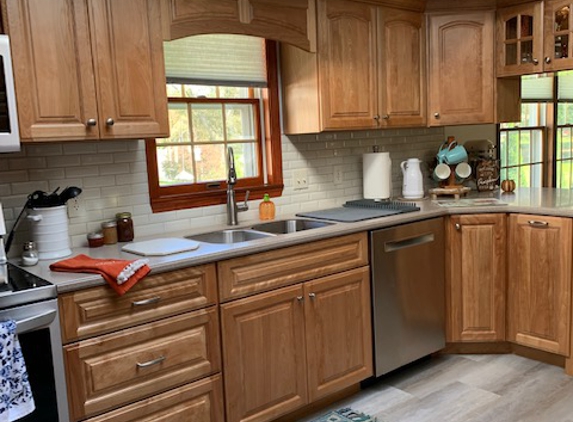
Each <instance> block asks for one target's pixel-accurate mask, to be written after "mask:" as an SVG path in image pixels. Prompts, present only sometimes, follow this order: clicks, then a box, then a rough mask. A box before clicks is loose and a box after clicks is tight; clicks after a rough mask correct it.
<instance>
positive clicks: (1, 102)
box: [0, 35, 20, 153]
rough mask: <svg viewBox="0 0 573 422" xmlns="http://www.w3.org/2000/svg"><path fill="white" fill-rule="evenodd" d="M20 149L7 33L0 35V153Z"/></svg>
mask: <svg viewBox="0 0 573 422" xmlns="http://www.w3.org/2000/svg"><path fill="white" fill-rule="evenodd" d="M14 151H20V131H19V130H18V112H17V110H16V94H15V93H14V74H13V73H12V56H11V54H10V40H9V38H8V35H0V153H1V152H14Z"/></svg>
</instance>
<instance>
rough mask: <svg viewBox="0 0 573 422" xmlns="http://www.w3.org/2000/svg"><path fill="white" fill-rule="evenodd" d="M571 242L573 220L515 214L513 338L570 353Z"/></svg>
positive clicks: (511, 222)
mask: <svg viewBox="0 0 573 422" xmlns="http://www.w3.org/2000/svg"><path fill="white" fill-rule="evenodd" d="M571 243H572V220H571V219H570V218H562V217H547V216H535V215H521V214H514V215H511V216H510V220H509V246H508V263H509V264H508V268H509V271H508V274H509V280H508V281H509V283H508V298H509V302H508V306H509V312H508V320H509V324H508V329H509V333H508V340H509V341H513V342H515V343H518V344H522V345H524V346H529V347H534V348H537V349H541V350H545V351H548V352H552V353H557V354H561V355H564V356H569V353H570V344H569V343H570V335H571V330H570V327H571V260H572V259H573V258H572V257H573V249H572V244H571Z"/></svg>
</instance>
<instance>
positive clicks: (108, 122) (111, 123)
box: [105, 117, 115, 126]
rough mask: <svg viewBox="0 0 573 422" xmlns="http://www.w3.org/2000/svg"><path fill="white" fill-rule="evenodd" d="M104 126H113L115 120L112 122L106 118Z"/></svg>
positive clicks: (109, 118)
mask: <svg viewBox="0 0 573 422" xmlns="http://www.w3.org/2000/svg"><path fill="white" fill-rule="evenodd" d="M105 124H106V125H108V126H113V125H114V124H115V120H113V119H112V118H111V117H108V118H107V120H106V121H105Z"/></svg>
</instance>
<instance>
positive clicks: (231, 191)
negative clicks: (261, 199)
mask: <svg viewBox="0 0 573 422" xmlns="http://www.w3.org/2000/svg"><path fill="white" fill-rule="evenodd" d="M227 167H228V168H229V174H228V176H227V224H228V225H230V226H236V225H237V224H239V221H238V219H237V213H239V212H242V211H247V210H248V209H249V205H248V204H247V201H248V199H249V191H247V193H246V194H245V203H244V204H241V205H237V200H236V199H235V184H236V183H237V172H236V171H235V157H234V156H233V148H231V147H229V148H228V150H227Z"/></svg>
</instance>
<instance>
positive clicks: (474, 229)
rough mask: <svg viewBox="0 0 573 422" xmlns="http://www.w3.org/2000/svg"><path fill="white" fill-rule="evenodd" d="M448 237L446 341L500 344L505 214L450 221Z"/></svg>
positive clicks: (503, 332)
mask: <svg viewBox="0 0 573 422" xmlns="http://www.w3.org/2000/svg"><path fill="white" fill-rule="evenodd" d="M446 236H447V245H448V249H447V251H446V315H447V318H446V324H447V325H446V341H448V342H466V341H467V342H484V341H504V340H505V312H506V306H505V302H506V299H505V290H506V282H505V279H506V276H505V268H506V253H505V247H506V214H505V213H504V214H472V215H456V216H451V217H450V218H449V219H448V224H447V225H446Z"/></svg>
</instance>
